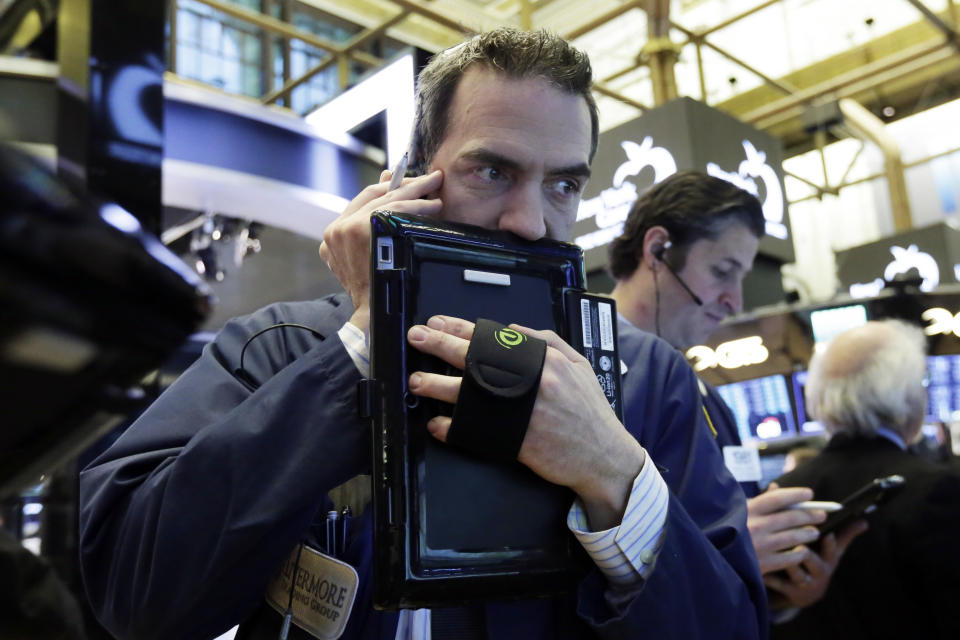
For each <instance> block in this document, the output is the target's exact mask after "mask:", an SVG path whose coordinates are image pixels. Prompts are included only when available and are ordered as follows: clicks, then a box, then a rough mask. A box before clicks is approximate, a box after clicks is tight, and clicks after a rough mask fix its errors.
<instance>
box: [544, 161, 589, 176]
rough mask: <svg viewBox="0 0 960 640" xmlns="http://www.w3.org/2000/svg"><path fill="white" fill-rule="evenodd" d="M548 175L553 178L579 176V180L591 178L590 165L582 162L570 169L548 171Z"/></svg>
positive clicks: (560, 168) (559, 168)
mask: <svg viewBox="0 0 960 640" xmlns="http://www.w3.org/2000/svg"><path fill="white" fill-rule="evenodd" d="M547 174H548V175H551V176H577V177H579V178H589V177H590V165H588V164H587V163H585V162H581V163H580V164H573V165H570V166H569V167H557V168H556V169H547Z"/></svg>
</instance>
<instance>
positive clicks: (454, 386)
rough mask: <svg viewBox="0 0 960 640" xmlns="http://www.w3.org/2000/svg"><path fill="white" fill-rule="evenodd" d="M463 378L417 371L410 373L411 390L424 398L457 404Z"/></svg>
mask: <svg viewBox="0 0 960 640" xmlns="http://www.w3.org/2000/svg"><path fill="white" fill-rule="evenodd" d="M460 381H461V378H459V377H454V376H443V375H440V374H438V373H424V372H423V371H417V372H415V373H413V374H411V375H410V379H409V381H408V383H409V385H410V391H412V392H413V393H415V394H416V395H418V396H423V397H424V398H433V399H434V400H440V401H442V402H448V403H450V404H455V403H456V402H457V396H459V395H460Z"/></svg>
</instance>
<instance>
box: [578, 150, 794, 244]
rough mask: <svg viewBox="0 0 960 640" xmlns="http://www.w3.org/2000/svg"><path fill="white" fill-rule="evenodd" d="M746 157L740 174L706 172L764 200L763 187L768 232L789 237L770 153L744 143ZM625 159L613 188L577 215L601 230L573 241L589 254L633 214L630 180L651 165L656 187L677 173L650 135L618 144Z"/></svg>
mask: <svg viewBox="0 0 960 640" xmlns="http://www.w3.org/2000/svg"><path fill="white" fill-rule="evenodd" d="M742 145H743V151H744V154H745V155H746V159H745V160H743V161H742V162H741V163H740V166H739V167H738V168H737V172H736V173H733V172H727V171H724V170H723V169H722V168H721V167H720V166H719V165H718V164H716V163H714V162H708V163H707V173H708V174H709V175H711V176H714V177H715V178H720V179H721V180H726V181H727V182H730V183H732V184H735V185H736V186H738V187H740V188H741V189H743V190H744V191H747V192H748V193H751V194H753V195H755V196H757V197H758V198H759V197H760V188H759V186H758V184H757V181H758V180H759V181H760V182H762V183H763V187H764V194H765V195H764V199H763V201H762V203H761V204H762V206H763V217H764V218H765V219H766V232H767V234H768V235H770V236H773V237H775V238H780V239H786V237H787V225H785V224H784V223H783V214H784V208H783V189H782V187H781V186H780V179H779V178H778V177H777V172H776V170H774V168H773V167H772V166H770V165H769V164H767V154H766V153H764V152H763V151H758V150H757V148H756V147H755V146H753V143H751V142H750V141H749V140H743V142H742ZM620 147H621V148H622V149H623V151H624V153H625V154H626V156H627V161H626V162H624V163H623V164H621V165H620V166H619V167H617V170H616V171H614V173H613V181H612V186H611V188H609V189H604V190H603V191H601V192H600V195H598V196H596V197H593V198H589V199H586V200H583V201H582V202H581V203H580V209H579V210H578V212H577V221H580V220H586V219H587V218H596V222H597V230H596V231H591V232H590V233H586V234H584V235H582V236H578V237H576V238H574V242H575V243H576V244H578V245H580V246H581V247H583V249H584V250H585V251H586V250H588V249H593V248H595V247H599V246H602V245H604V244H607V243H608V242H611V241H612V240H613V239H614V238H616V237H617V236H619V235H620V234H621V233H623V223H624V221H625V220H626V219H627V215H629V213H630V207H631V206H632V205H633V203H634V201H636V199H637V197H638V196H639V195H640V194H639V193H638V192H637V186H636V185H635V184H633V183H632V182H629V181H628V180H627V178H630V177H632V176H636V175H639V174H640V172H641V171H643V170H644V169H646V168H647V167H651V168H652V169H653V184H658V183H660V182H662V181H663V180H665V179H667V178H668V177H670V176H671V175H673V174H674V173H676V172H677V162H676V160H674V158H673V154H672V153H670V151H669V150H668V149H666V148H665V147H657V146H654V144H653V136H646V137H645V138H644V139H643V141H642V142H641V143H640V144H637V143H636V142H632V141H630V140H624V141H623V142H621V143H620Z"/></svg>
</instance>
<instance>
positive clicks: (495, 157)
mask: <svg viewBox="0 0 960 640" xmlns="http://www.w3.org/2000/svg"><path fill="white" fill-rule="evenodd" d="M460 157H461V158H463V159H465V160H471V161H473V162H483V163H485V164H493V165H497V166H498V167H503V168H505V169H511V170H514V171H517V170H519V169H520V163H519V162H517V161H516V160H513V159H512V158H508V157H507V156H505V155H502V154H499V153H496V152H494V151H490V150H489V149H474V150H472V151H467V152H466V153H464V154H463V155H462V156H460Z"/></svg>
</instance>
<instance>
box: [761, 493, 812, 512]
mask: <svg viewBox="0 0 960 640" xmlns="http://www.w3.org/2000/svg"><path fill="white" fill-rule="evenodd" d="M805 500H813V490H812V489H809V488H807V487H785V488H783V489H781V488H779V487H777V488H775V489H769V490H767V491H765V492H763V493H761V494H760V495H758V496H756V497H754V498H751V499H750V500H748V501H747V510H748V511H749V512H750V513H751V514H753V515H763V514H765V513H773V512H775V511H780V510H782V509H786V508H787V507H789V506H790V505H792V504H796V503H798V502H803V501H805Z"/></svg>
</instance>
